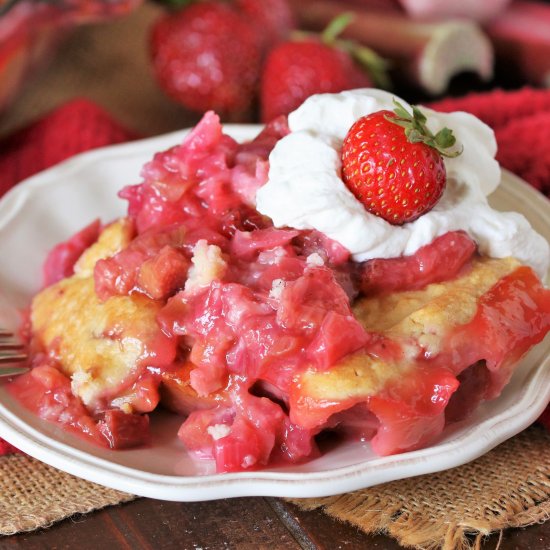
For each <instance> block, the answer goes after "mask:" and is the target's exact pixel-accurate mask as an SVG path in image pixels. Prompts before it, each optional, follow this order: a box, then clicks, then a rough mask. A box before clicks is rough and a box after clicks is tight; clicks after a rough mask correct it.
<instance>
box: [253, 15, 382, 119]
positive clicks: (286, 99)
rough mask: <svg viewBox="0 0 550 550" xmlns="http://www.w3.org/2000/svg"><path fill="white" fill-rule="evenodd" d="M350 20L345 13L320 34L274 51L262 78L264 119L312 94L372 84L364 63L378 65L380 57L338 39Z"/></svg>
mask: <svg viewBox="0 0 550 550" xmlns="http://www.w3.org/2000/svg"><path fill="white" fill-rule="evenodd" d="M350 20H351V18H350V17H349V15H348V14H344V15H343V16H340V17H338V18H336V19H335V20H334V21H333V22H332V23H331V24H330V25H329V26H328V27H327V29H326V30H325V31H324V32H323V34H322V35H321V36H320V37H318V36H312V35H305V36H304V35H301V37H300V38H301V39H299V40H293V41H287V42H283V43H281V44H279V45H278V46H276V47H275V48H274V49H273V50H272V51H271V53H270V54H269V55H268V57H267V59H266V63H265V66H264V70H263V74H262V81H261V92H260V93H261V110H262V120H263V121H264V122H268V121H269V120H271V119H273V118H275V117H277V116H279V115H286V114H288V113H290V112H291V111H293V110H294V109H296V108H297V107H299V106H300V105H301V104H302V103H303V102H304V101H305V100H306V99H307V98H308V97H309V96H311V95H313V94H318V93H325V92H326V93H336V92H341V91H343V90H350V89H353V88H364V87H368V86H372V83H373V81H372V80H371V77H370V75H369V74H367V72H366V70H365V65H368V66H369V67H370V68H372V67H374V66H375V65H376V66H377V68H379V67H380V65H381V60H380V58H378V57H377V56H376V55H375V54H374V53H373V52H372V51H371V50H368V48H364V47H362V46H358V45H356V44H354V43H352V42H349V41H342V40H337V35H338V34H339V33H340V32H341V31H342V30H343V29H344V28H345V26H347V24H349V22H350Z"/></svg>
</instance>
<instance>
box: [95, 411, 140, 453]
mask: <svg viewBox="0 0 550 550" xmlns="http://www.w3.org/2000/svg"><path fill="white" fill-rule="evenodd" d="M99 431H100V432H101V435H103V437H104V438H105V439H106V440H107V442H108V444H109V447H110V448H111V449H130V448H132V447H139V446H141V445H146V444H148V443H149V442H150V440H151V436H150V433H149V417H148V416H147V415H139V414H126V413H124V412H122V411H118V410H114V409H113V410H110V411H107V412H106V413H105V416H104V418H103V420H102V421H100V422H99Z"/></svg>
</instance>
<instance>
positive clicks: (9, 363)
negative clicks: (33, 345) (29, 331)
mask: <svg viewBox="0 0 550 550" xmlns="http://www.w3.org/2000/svg"><path fill="white" fill-rule="evenodd" d="M26 359H27V354H26V353H25V352H24V346H23V345H22V344H21V343H20V342H17V340H16V339H15V338H14V335H13V332H10V331H9V330H5V329H3V328H0V378H2V377H3V376H16V375H17V374H23V373H24V372H27V371H28V370H29V368H28V367H26V366H25V361H26Z"/></svg>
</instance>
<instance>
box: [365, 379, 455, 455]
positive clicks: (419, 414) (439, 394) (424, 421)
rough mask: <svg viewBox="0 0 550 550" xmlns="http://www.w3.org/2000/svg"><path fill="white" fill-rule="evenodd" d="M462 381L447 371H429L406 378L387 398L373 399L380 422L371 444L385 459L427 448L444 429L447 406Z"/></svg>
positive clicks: (370, 403) (371, 401) (374, 411)
mask: <svg viewBox="0 0 550 550" xmlns="http://www.w3.org/2000/svg"><path fill="white" fill-rule="evenodd" d="M458 385H459V382H458V381H457V379H456V378H455V377H454V376H453V374H452V373H450V372H449V371H446V370H445V369H431V368H427V369H426V370H425V371H424V372H418V371H417V372H416V374H415V376H414V377H407V380H404V381H402V382H401V384H399V385H398V386H397V387H396V388H393V389H392V391H391V392H389V394H388V395H387V396H383V395H381V396H376V397H372V398H371V399H370V401H369V409H370V410H371V411H372V412H373V413H374V414H375V415H376V417H377V418H378V420H379V421H380V427H379V428H378V431H377V432H376V435H375V436H374V438H373V439H372V441H371V445H372V448H373V449H374V451H375V452H376V453H377V454H379V455H382V456H385V455H390V454H395V453H398V452H403V451H410V450H414V449H418V448H421V447H423V446H425V445H426V444H427V443H428V442H429V441H432V440H433V439H434V438H435V437H436V436H437V435H439V434H440V433H441V432H442V431H443V428H444V427H445V414H444V411H445V407H446V406H447V403H448V402H449V399H450V398H451V396H452V394H453V393H454V392H455V391H456V389H457V388H458Z"/></svg>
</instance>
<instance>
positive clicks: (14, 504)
mask: <svg viewBox="0 0 550 550" xmlns="http://www.w3.org/2000/svg"><path fill="white" fill-rule="evenodd" d="M134 498H135V497H134V496H133V495H128V494H126V493H121V492H120V491H114V490H113V489H107V488H106V487H102V486H101V485H96V484H95V483H90V482H88V481H84V480H82V479H79V478H77V477H74V476H72V475H70V474H66V473H65V472H61V471H59V470H56V469H55V468H52V467H51V466H47V465H46V464H44V463H42V462H40V461H38V460H35V459H33V458H30V457H28V456H24V455H11V456H5V457H1V458H0V535H13V534H15V533H21V532H23V531H33V530H34V529H38V528H40V527H49V526H50V525H52V524H53V523H55V522H57V521H60V520H62V519H65V518H67V517H69V516H72V515H74V514H85V513H87V512H91V511H92V510H99V509H100V508H105V506H110V505H112V504H119V503H122V502H128V501H130V500H133V499H134Z"/></svg>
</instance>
